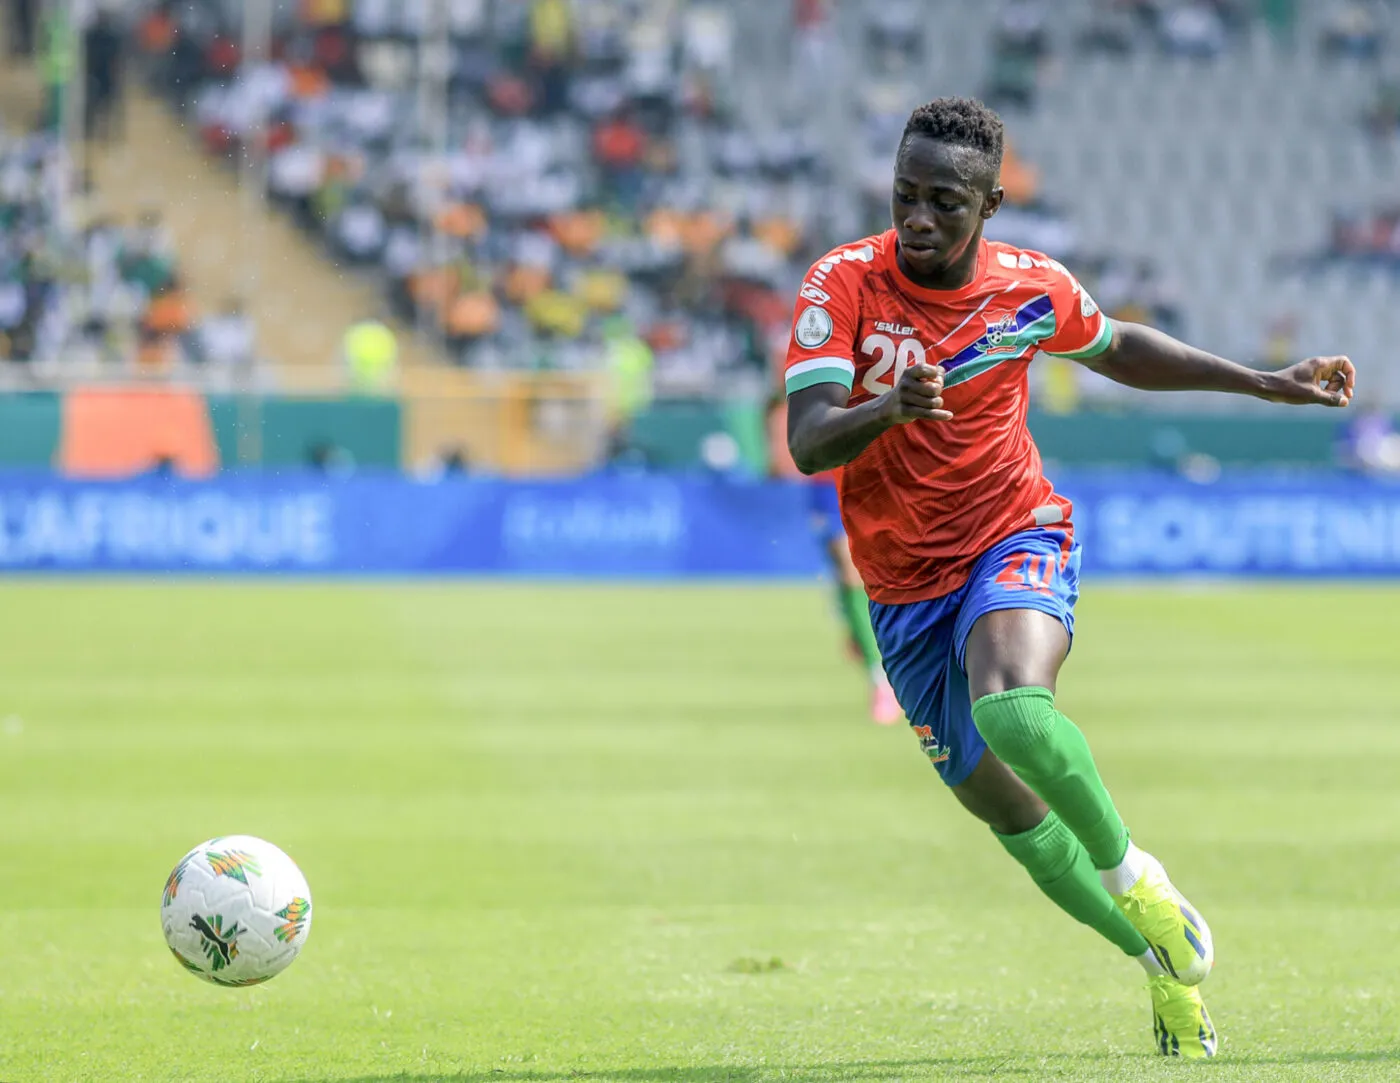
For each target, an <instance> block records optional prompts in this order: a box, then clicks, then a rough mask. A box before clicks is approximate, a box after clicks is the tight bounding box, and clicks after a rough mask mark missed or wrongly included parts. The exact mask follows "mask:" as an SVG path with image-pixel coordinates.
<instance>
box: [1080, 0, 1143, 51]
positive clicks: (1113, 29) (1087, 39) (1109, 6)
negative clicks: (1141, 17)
mask: <svg viewBox="0 0 1400 1083" xmlns="http://www.w3.org/2000/svg"><path fill="white" fill-rule="evenodd" d="M1139 29H1140V27H1139V25H1138V22H1137V20H1136V19H1135V18H1134V15H1133V4H1131V3H1125V2H1124V0H1092V3H1091V6H1090V10H1089V16H1088V19H1087V21H1086V23H1085V26H1084V31H1083V33H1082V34H1081V35H1080V38H1079V44H1080V48H1082V49H1083V50H1084V51H1085V52H1087V53H1096V52H1101V53H1107V54H1108V55H1110V56H1127V55H1128V54H1129V53H1131V52H1132V51H1133V48H1134V46H1135V45H1136V43H1137V39H1138V37H1139V33H1138V31H1139Z"/></svg>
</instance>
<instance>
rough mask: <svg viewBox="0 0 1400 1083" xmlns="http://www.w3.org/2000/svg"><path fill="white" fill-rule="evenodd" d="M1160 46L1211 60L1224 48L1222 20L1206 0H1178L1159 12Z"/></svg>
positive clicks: (1181, 53)
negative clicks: (1173, 4)
mask: <svg viewBox="0 0 1400 1083" xmlns="http://www.w3.org/2000/svg"><path fill="white" fill-rule="evenodd" d="M1161 28H1162V46H1163V48H1165V49H1166V51H1167V52H1169V53H1172V54H1175V55H1177V56H1183V57H1191V58H1194V59H1198V60H1210V59H1212V58H1214V57H1216V56H1219V55H1220V54H1221V53H1222V52H1224V51H1225V46H1226V43H1227V42H1226V36H1225V21H1224V19H1223V18H1222V17H1221V13H1220V9H1219V8H1217V7H1215V6H1214V5H1212V4H1209V3H1207V2H1206V0H1180V2H1178V3H1177V4H1176V5H1175V6H1173V7H1171V8H1169V9H1168V10H1167V11H1166V12H1165V13H1164V14H1163V15H1162V22H1161Z"/></svg>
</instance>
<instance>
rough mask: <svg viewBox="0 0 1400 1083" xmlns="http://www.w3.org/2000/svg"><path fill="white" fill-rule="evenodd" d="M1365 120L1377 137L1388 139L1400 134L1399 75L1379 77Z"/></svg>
mask: <svg viewBox="0 0 1400 1083" xmlns="http://www.w3.org/2000/svg"><path fill="white" fill-rule="evenodd" d="M1365 120H1366V125H1367V127H1368V128H1370V130H1371V132H1372V133H1373V134H1374V135H1375V136H1376V138H1377V139H1389V138H1391V137H1392V136H1395V135H1398V134H1400V77H1397V76H1394V75H1391V76H1386V77H1382V78H1381V80H1380V81H1379V83H1378V84H1377V86H1376V96H1375V99H1374V100H1373V101H1372V103H1371V107H1370V109H1368V110H1367V112H1366V116H1365Z"/></svg>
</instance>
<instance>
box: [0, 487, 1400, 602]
mask: <svg viewBox="0 0 1400 1083" xmlns="http://www.w3.org/2000/svg"><path fill="white" fill-rule="evenodd" d="M1058 484H1059V486H1060V488H1061V490H1062V491H1063V492H1065V493H1067V494H1068V495H1069V496H1070V497H1071V498H1072V499H1073V500H1074V502H1075V513H1074V519H1075V523H1076V529H1077V531H1078V533H1079V537H1080V539H1081V541H1082V542H1083V543H1084V546H1085V554H1084V569H1085V571H1086V572H1087V573H1090V574H1094V573H1113V574H1130V575H1176V574H1190V575H1200V574H1219V575H1271V576H1294V575H1297V576H1349V575H1372V576H1388V575H1400V484H1387V483H1382V482H1377V481H1370V480H1366V479H1362V478H1355V477H1344V476H1338V475H1324V474H1319V475H1300V476H1278V475H1248V476H1245V475H1238V476H1227V477H1226V478H1223V479H1221V480H1219V481H1216V482H1213V483H1210V484H1204V485H1202V484H1193V483H1191V482H1188V481H1185V480H1183V479H1179V478H1174V477H1169V476H1166V475H1154V474H1149V473H1132V474H1124V473H1112V474H1108V473H1105V474H1074V475H1064V476H1061V477H1060V478H1059V479H1058ZM807 509H808V500H807V492H806V490H805V488H804V487H803V486H802V485H801V484H800V483H791V482H766V481H742V480H727V479H722V478H706V477H670V476H635V477H633V476H598V477H592V478H584V479H577V480H572V481H531V482H526V481H506V480H499V479H485V478H482V479H478V478H460V479H448V480H444V481H439V482H432V483H427V482H415V481H412V480H408V479H404V478H400V477H398V476H394V475H388V474H386V475H365V476H355V477H352V478H348V479H344V480H336V479H328V478H325V477H322V476H319V475H309V474H308V475H302V474H292V475H263V474H259V475H253V474H249V475H237V474H233V475H224V476H222V477H219V478H217V479H215V480H212V481H208V482H188V481H180V480H174V479H167V478H142V479H137V480H132V481H123V482H108V483H100V482H78V481H71V480H62V479H56V478H54V477H52V476H50V475H40V474H34V475H30V474H18V475H0V573H3V572H11V573H14V572H101V573H112V572H141V573H165V572H183V573H194V574H201V573H207V574H226V573H232V574H258V573H274V574H275V573H284V574H285V573H290V574H306V575H355V574H370V575H415V574H424V575H450V574H457V573H474V574H486V575H524V576H532V575H534V576H580V577H586V576H661V577H683V576H787V577H792V576H798V577H801V576H813V575H817V574H819V573H820V572H821V570H822V560H821V553H820V550H819V548H818V545H817V543H816V542H815V541H814V539H813V537H812V533H811V530H810V525H809V519H808V510H807Z"/></svg>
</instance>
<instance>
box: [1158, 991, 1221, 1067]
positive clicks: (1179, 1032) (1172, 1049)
mask: <svg viewBox="0 0 1400 1083" xmlns="http://www.w3.org/2000/svg"><path fill="white" fill-rule="evenodd" d="M1147 991H1148V992H1149V993H1151V994H1152V1039H1153V1041H1154V1043H1155V1044H1156V1046H1157V1052H1158V1053H1160V1054H1161V1055H1162V1056H1164V1057H1188V1058H1191V1059H1193V1060H1200V1059H1204V1058H1205V1057H1213V1056H1215V1050H1216V1047H1217V1044H1218V1043H1217V1041H1216V1037H1215V1024H1213V1023H1212V1022H1211V1021H1210V1013H1209V1012H1207V1011H1206V1005H1205V1001H1203V1000H1202V999H1201V992H1200V990H1199V989H1196V988H1195V987H1194V986H1190V985H1182V984H1181V983H1180V982H1178V981H1172V979H1171V978H1169V977H1167V976H1166V975H1165V974H1162V975H1159V976H1158V977H1155V978H1149V979H1148V980H1147Z"/></svg>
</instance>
